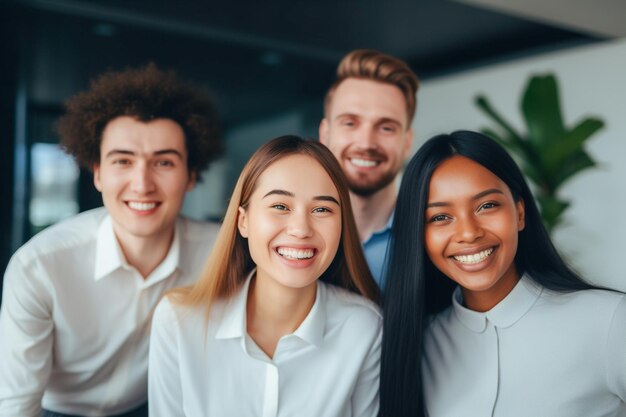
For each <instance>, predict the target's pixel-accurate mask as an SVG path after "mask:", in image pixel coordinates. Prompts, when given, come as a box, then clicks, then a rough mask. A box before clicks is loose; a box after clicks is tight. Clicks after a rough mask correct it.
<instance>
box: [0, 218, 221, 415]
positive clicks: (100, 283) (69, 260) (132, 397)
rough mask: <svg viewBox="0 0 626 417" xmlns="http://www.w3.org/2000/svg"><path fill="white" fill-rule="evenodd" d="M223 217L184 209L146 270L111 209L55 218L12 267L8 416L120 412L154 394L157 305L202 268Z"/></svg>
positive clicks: (4, 318) (4, 377) (3, 403)
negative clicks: (150, 375)
mask: <svg viewBox="0 0 626 417" xmlns="http://www.w3.org/2000/svg"><path fill="white" fill-rule="evenodd" d="M216 231H217V227H216V226H214V225H209V224H207V223H200V222H195V221H191V220H187V219H178V220H177V223H176V229H175V234H174V239H173V241H172V246H171V247H170V250H169V252H168V253H167V255H166V257H165V259H164V260H163V262H161V264H160V265H159V266H158V267H157V268H156V269H155V270H154V271H153V272H152V273H151V274H150V276H148V277H147V278H146V279H145V280H144V279H143V277H142V276H141V275H140V274H139V272H138V271H137V270H136V269H135V268H133V267H132V266H130V265H128V264H127V263H126V260H125V258H124V256H123V254H122V251H121V248H120V247H119V244H118V242H117V239H116V237H115V234H114V232H113V227H112V222H111V218H110V217H109V216H108V214H107V212H106V210H105V209H103V208H101V209H96V210H91V211H89V212H86V213H82V214H80V215H78V216H75V217H73V218H72V219H69V220H67V221H64V222H62V223H60V224H58V225H55V226H52V227H50V228H48V229H46V230H45V231H43V232H41V233H40V234H38V235H37V236H35V237H34V238H33V239H31V240H30V241H29V242H28V243H27V244H25V245H24V246H23V247H22V248H20V249H19V250H18V251H17V252H16V253H15V255H14V256H13V257H12V259H11V261H10V263H9V266H8V268H7V271H6V273H5V277H4V291H3V301H2V310H1V312H0V416H2V417H16V416H20V417H26V416H37V417H38V416H39V415H40V413H41V411H40V410H41V406H42V396H43V407H44V408H46V409H50V410H54V411H58V412H62V413H67V414H79V415H88V416H103V415H111V414H118V413H122V412H124V411H128V410H130V409H133V408H135V407H137V406H139V405H141V404H143V403H145V402H146V401H147V369H148V341H149V332H150V321H151V318H152V313H153V310H154V308H155V306H156V305H157V303H158V302H159V301H160V299H161V298H162V296H163V294H164V293H165V292H166V291H167V290H168V289H170V288H172V287H174V286H180V285H186V284H190V283H192V282H193V281H194V280H195V279H196V278H197V277H198V275H199V273H200V271H201V269H202V267H203V265H204V262H205V261H206V258H207V255H208V252H209V250H210V246H211V245H212V243H213V241H214V236H215V233H216Z"/></svg>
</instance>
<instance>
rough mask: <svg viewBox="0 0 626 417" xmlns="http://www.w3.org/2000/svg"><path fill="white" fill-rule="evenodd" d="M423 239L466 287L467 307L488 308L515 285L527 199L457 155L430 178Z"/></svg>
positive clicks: (434, 259)
mask: <svg viewBox="0 0 626 417" xmlns="http://www.w3.org/2000/svg"><path fill="white" fill-rule="evenodd" d="M425 222H426V227H425V236H424V238H425V245H426V252H427V254H428V257H429V258H430V260H431V262H432V263H433V264H434V265H435V266H436V267H437V269H439V270H440V271H441V272H442V273H443V274H445V275H446V276H448V277H449V278H451V279H452V280H453V281H455V282H457V283H458V284H459V285H460V286H461V287H462V290H463V297H464V300H465V304H466V306H467V307H468V308H470V309H473V310H476V311H487V310H490V309H491V308H492V307H494V306H495V305H496V304H498V303H499V302H500V301H501V300H502V299H503V298H504V297H506V295H507V294H508V293H509V292H510V291H511V290H512V289H513V287H514V286H515V284H516V283H517V281H518V280H519V275H518V273H517V271H516V269H515V264H514V259H515V254H516V252H517V244H518V232H519V231H521V230H522V229H523V228H524V205H523V203H522V202H521V201H518V202H516V201H515V200H514V199H513V196H512V195H511V191H510V190H509V187H508V186H507V185H506V184H505V183H504V182H503V181H502V180H500V178H498V177H497V176H495V175H494V174H493V173H492V172H491V171H489V170H488V169H486V168H485V167H483V166H482V165H480V164H478V163H476V162H474V161H472V160H471V159H468V158H465V157H462V156H454V157H452V158H450V159H448V160H446V161H444V162H443V163H441V164H440V165H439V166H438V167H437V168H436V169H435V171H434V172H433V175H432V177H431V180H430V186H429V194H428V204H427V208H426V218H425Z"/></svg>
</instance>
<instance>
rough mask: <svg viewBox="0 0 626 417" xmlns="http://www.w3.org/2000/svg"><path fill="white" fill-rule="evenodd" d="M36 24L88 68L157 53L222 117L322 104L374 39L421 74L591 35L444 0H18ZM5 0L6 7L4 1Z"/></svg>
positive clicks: (236, 119) (235, 120)
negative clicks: (346, 61)
mask: <svg viewBox="0 0 626 417" xmlns="http://www.w3.org/2000/svg"><path fill="white" fill-rule="evenodd" d="M5 4H6V5H8V6H10V7H13V8H17V9H20V10H25V11H26V13H29V14H30V15H31V16H32V18H31V19H30V20H29V24H30V25H32V27H31V28H30V29H31V30H33V31H38V32H39V33H43V34H44V35H43V36H55V35H54V34H55V33H57V32H59V31H66V32H68V33H71V35H68V36H70V39H72V42H74V43H76V44H78V45H79V47H78V48H79V50H80V51H81V52H80V54H81V56H82V58H81V59H82V61H81V62H82V63H83V66H84V67H85V68H86V70H85V72H86V74H87V75H88V76H89V77H92V76H94V75H95V74H97V73H99V72H101V71H103V70H104V69H107V68H117V67H124V66H129V65H141V64H143V63H146V62H148V61H155V62H157V64H159V65H161V66H165V67H171V68H174V69H176V70H178V71H179V72H182V73H183V74H184V75H185V76H188V77H190V78H192V79H194V80H196V81H199V82H201V83H203V84H205V85H206V86H207V87H208V88H209V90H211V91H212V92H213V93H214V95H215V97H216V98H217V100H218V104H219V107H220V109H221V112H222V115H223V117H224V119H225V122H226V124H227V125H234V124H239V123H243V122H246V121H249V120H253V119H256V118H260V117H266V116H267V115H270V114H274V113H277V112H281V111H285V110H287V109H289V108H291V107H293V106H294V105H306V103H313V104H311V105H314V106H319V108H320V112H321V97H322V96H323V94H324V92H325V90H326V88H327V87H328V86H329V84H330V83H331V81H332V78H333V74H334V70H335V67H336V65H337V63H338V61H339V60H340V59H341V57H342V56H343V55H344V54H345V53H346V52H348V51H350V50H352V49H355V48H374V49H378V50H381V51H384V52H387V53H390V54H393V55H396V56H399V57H401V58H404V59H405V60H407V61H408V62H409V64H410V65H411V66H412V68H413V69H414V70H415V71H416V72H417V73H418V75H419V76H420V77H421V78H422V79H426V78H429V77H433V76H437V75H441V74H445V73H449V72H453V71H457V70H460V69H464V68H468V67H474V66H479V65H483V64H485V63H488V62H494V61H500V60H505V59H508V58H511V57H514V56H519V55H525V54H531V53H534V52H537V51H542V50H546V49H556V48H561V47H563V46H567V45H572V44H580V43H583V42H591V41H594V40H596V39H594V38H590V37H588V36H585V35H582V34H579V33H574V32H571V31H567V30H563V29H558V28H555V27H550V26H546V25H542V24H538V23H534V22H530V21H527V20H522V19H518V18H515V17H511V16H507V15H504V14H499V13H495V12H491V11H487V10H483V9H478V8H475V7H471V6H468V5H464V4H461V3H456V2H452V1H446V0H421V1H420V0H415V1H408V0H387V1H385V2H382V1H372V0H369V1H346V0H336V1H331V0H318V1H307V2H304V1H294V0H273V1H265V2H263V1H245V2H242V1H233V2H209V1H200V0H198V1H190V0H187V1H179V2H176V3H174V2H173V1H155V0H135V1H130V0H88V1H69V0H22V1H19V2H18V1H12V2H5ZM0 7H1V6H0Z"/></svg>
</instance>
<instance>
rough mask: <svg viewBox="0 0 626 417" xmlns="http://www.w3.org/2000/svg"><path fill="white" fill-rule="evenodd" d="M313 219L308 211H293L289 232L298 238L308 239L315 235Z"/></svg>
mask: <svg viewBox="0 0 626 417" xmlns="http://www.w3.org/2000/svg"><path fill="white" fill-rule="evenodd" d="M310 221H311V219H310V218H309V215H308V213H307V212H306V211H300V212H299V213H298V212H293V213H292V214H291V215H290V216H289V222H288V224H287V234H289V235H290V236H293V237H296V238H298V239H306V238H308V237H311V236H312V235H313V229H312V228H311V223H310Z"/></svg>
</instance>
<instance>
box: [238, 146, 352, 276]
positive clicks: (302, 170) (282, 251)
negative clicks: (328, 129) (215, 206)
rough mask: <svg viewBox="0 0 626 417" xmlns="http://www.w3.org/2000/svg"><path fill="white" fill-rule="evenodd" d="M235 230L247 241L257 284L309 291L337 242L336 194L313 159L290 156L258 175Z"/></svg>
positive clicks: (327, 177)
mask: <svg viewBox="0 0 626 417" xmlns="http://www.w3.org/2000/svg"><path fill="white" fill-rule="evenodd" d="M238 228H239V232H240V233H241V235H242V236H243V237H244V238H247V239H248V247H249V250H250V255H251V257H252V260H253V261H254V263H255V264H256V266H257V272H256V277H257V282H262V281H268V280H271V281H272V282H274V283H278V284H279V285H281V286H283V287H288V288H307V287H310V286H311V285H314V284H315V282H316V280H317V279H318V278H319V277H320V276H321V275H322V274H323V272H324V271H326V269H327V268H328V266H329V265H330V264H331V262H332V260H333V259H334V257H335V254H336V253H337V248H338V247H339V242H340V240H341V206H340V199H339V193H338V192H337V188H336V187H335V185H334V183H333V181H332V180H331V178H330V176H329V175H328V174H327V173H326V171H325V170H324V168H323V167H322V166H321V165H320V164H319V163H318V162H317V161H315V160H314V159H312V158H311V157H309V156H306V155H300V154H296V155H290V156H286V157H284V158H281V159H279V160H278V161H276V162H274V163H273V164H272V165H270V166H269V167H268V168H267V169H266V170H265V171H264V172H263V173H262V174H261V175H260V176H259V179H258V181H257V184H256V186H255V190H254V192H253V193H252V195H251V196H250V199H249V201H248V204H247V206H246V207H245V208H242V207H240V208H239V218H238Z"/></svg>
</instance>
